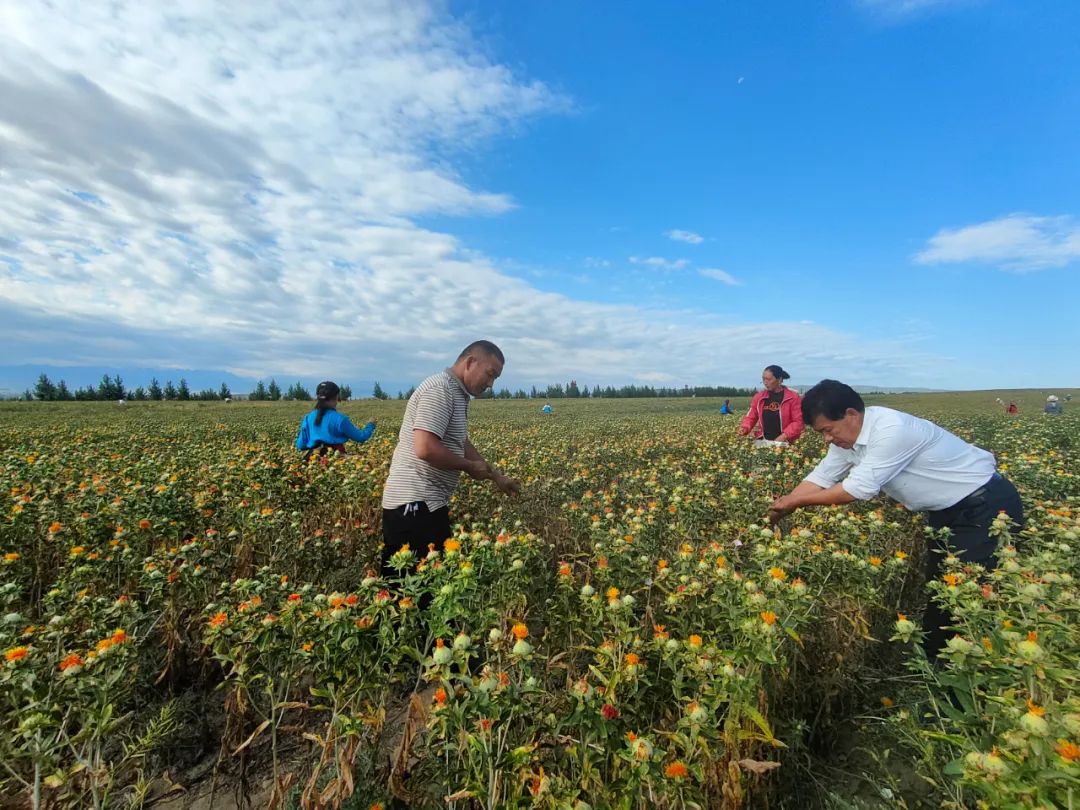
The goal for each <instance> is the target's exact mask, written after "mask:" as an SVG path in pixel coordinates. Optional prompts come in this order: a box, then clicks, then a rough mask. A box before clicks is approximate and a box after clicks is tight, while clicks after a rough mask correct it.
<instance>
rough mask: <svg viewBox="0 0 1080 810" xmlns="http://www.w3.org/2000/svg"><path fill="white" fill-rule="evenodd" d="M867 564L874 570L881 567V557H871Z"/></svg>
mask: <svg viewBox="0 0 1080 810" xmlns="http://www.w3.org/2000/svg"><path fill="white" fill-rule="evenodd" d="M869 563H870V564H871V565H872V566H874V567H875V568H877V567H878V566H879V565H881V557H871V558H870V560H869Z"/></svg>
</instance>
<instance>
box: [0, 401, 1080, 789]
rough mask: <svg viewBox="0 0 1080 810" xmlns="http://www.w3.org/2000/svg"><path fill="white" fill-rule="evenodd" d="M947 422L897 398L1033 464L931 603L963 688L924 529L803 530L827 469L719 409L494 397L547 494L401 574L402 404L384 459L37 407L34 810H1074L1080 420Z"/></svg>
mask: <svg viewBox="0 0 1080 810" xmlns="http://www.w3.org/2000/svg"><path fill="white" fill-rule="evenodd" d="M943 401H944V400H942V399H940V398H938V399H935V397H932V396H927V397H923V398H921V399H919V400H915V401H905V400H903V399H901V398H896V397H894V398H890V399H889V400H888V404H894V403H895V404H896V406H897V407H904V408H906V409H908V410H912V411H913V412H917V413H920V414H921V415H926V416H929V417H931V418H934V419H936V420H937V421H939V422H940V423H941V424H943V425H945V426H946V427H948V428H950V429H952V430H954V431H955V432H957V433H958V434H960V435H961V436H963V437H964V438H967V439H969V440H972V441H974V442H976V443H978V444H980V445H982V446H984V447H987V448H989V449H991V450H993V451H994V452H995V453H997V454H998V458H999V461H1000V462H1001V464H1002V468H1003V470H1004V471H1005V472H1006V474H1007V475H1008V476H1009V477H1010V478H1012V480H1013V481H1014V482H1015V483H1016V484H1017V485H1018V487H1019V488H1020V489H1021V492H1022V494H1023V496H1024V500H1025V506H1026V507H1027V510H1028V516H1029V520H1028V526H1027V528H1026V529H1025V530H1024V532H1023V534H1022V535H1021V537H1020V542H1017V543H1016V544H1015V545H1011V544H1010V540H1009V538H1008V536H1007V534H1008V532H1007V528H1006V527H1004V526H1002V527H1001V536H1002V538H1003V541H1002V558H1003V565H1002V566H1001V567H1000V568H999V570H997V571H995V572H993V573H989V574H987V573H985V572H981V571H978V570H972V569H969V568H965V567H963V566H960V565H958V564H956V563H955V561H948V560H947V561H946V562H945V565H944V568H943V571H944V574H943V577H942V578H941V580H940V581H937V582H934V583H930V584H929V586H928V587H929V590H931V591H932V592H933V594H934V598H936V599H939V600H942V601H943V602H945V603H947V604H948V605H950V606H952V608H953V609H954V611H955V615H956V616H957V617H958V626H957V633H956V637H955V638H953V639H952V640H951V641H950V642H949V648H948V651H947V653H946V654H945V655H944V656H943V658H942V660H941V662H940V664H939V666H938V667H936V668H935V667H931V666H929V665H928V664H927V663H926V661H925V659H924V657H923V656H922V654H921V652H920V650H919V648H918V646H917V644H915V643H914V641H915V640H916V639H917V636H918V631H917V629H916V628H917V626H918V621H917V616H916V615H915V614H916V613H917V611H918V610H919V609H920V603H919V600H920V597H921V595H922V594H923V593H925V591H924V588H923V582H922V576H921V570H922V562H923V558H924V554H925V553H926V552H925V547H926V534H925V532H926V530H925V529H924V524H923V521H922V519H921V518H920V517H919V516H917V515H912V514H910V513H907V512H906V511H904V510H903V509H901V508H899V507H898V506H896V505H894V504H890V503H887V502H885V501H884V500H882V501H880V502H874V503H869V504H856V505H853V506H852V507H851V508H843V509H823V510H816V511H815V510H806V511H804V512H802V513H797V514H796V515H793V516H792V517H791V518H788V519H787V520H785V521H784V523H783V524H782V525H781V526H780V527H779V528H778V530H776V531H772V530H769V529H768V528H766V527H765V523H764V521H763V516H764V514H765V511H766V507H767V505H768V504H769V503H770V502H771V501H772V499H773V498H774V497H776V496H778V495H780V494H783V492H785V491H786V490H787V489H788V488H790V487H791V486H793V485H794V484H795V483H797V482H798V481H799V480H800V479H801V478H802V476H803V475H804V474H805V473H806V471H807V470H808V469H809V468H810V467H811V466H812V465H813V464H814V463H815V462H816V460H817V459H818V458H819V457H820V455H821V453H822V452H823V448H822V444H821V443H820V441H819V440H818V439H817V437H816V436H812V435H807V436H806V437H805V438H804V440H803V441H802V442H800V444H799V445H798V446H797V447H796V448H795V449H794V450H789V451H786V452H781V451H776V450H754V449H753V448H752V447H751V446H749V445H748V444H747V443H746V441H745V440H740V439H739V438H738V437H737V436H736V434H735V427H736V424H737V420H736V419H734V418H731V419H725V418H723V417H721V416H719V415H718V413H717V406H718V403H716V402H712V401H709V400H681V401H680V400H664V401H659V400H648V401H579V402H566V403H565V404H560V406H559V407H558V408H557V412H556V414H555V415H553V416H549V417H545V416H543V415H541V414H540V413H539V408H538V406H537V405H536V404H535V403H531V402H524V403H523V402H515V401H481V402H477V403H475V404H474V408H473V420H472V426H471V433H472V438H473V442H474V443H475V444H476V445H477V447H479V448H480V449H481V451H482V452H484V453H485V454H486V455H487V456H488V458H490V459H492V460H493V461H495V462H496V463H497V464H498V465H499V466H500V467H502V468H503V469H505V470H506V471H507V472H508V473H510V474H511V475H513V476H515V477H517V478H519V479H520V480H521V481H522V483H523V494H522V496H521V497H520V498H519V499H516V500H506V499H503V498H501V496H499V495H498V494H497V493H496V492H495V491H494V490H493V488H491V487H490V486H488V485H484V484H476V483H472V482H467V483H464V484H463V486H462V488H461V489H460V490H459V493H458V497H457V500H456V501H455V503H454V504H453V506H452V514H453V516H454V517H455V519H456V521H457V522H458V524H459V528H458V530H457V534H456V536H455V537H454V538H453V539H452V540H450V541H449V542H447V544H446V547H445V548H444V549H441V550H432V552H431V553H430V554H428V555H427V556H426V558H424V559H422V560H417V559H414V558H413V557H412V556H411V555H410V554H409V553H404V552H399V553H398V554H396V555H395V557H394V559H393V564H394V568H395V569H396V571H397V572H398V573H397V575H396V576H394V577H392V578H389V579H384V578H382V577H380V575H379V574H378V573H376V572H377V571H378V569H379V566H378V563H377V560H378V554H379V546H380V543H381V538H380V534H379V516H380V510H379V498H380V495H381V489H382V483H383V480H384V479H385V476H386V473H387V469H388V465H389V459H390V455H391V452H392V449H393V445H394V442H395V441H396V435H397V427H398V425H399V424H400V416H401V413H402V410H403V403H396V402H386V403H372V402H366V401H365V402H354V403H349V404H348V405H346V406H345V407H344V410H345V411H346V412H348V413H350V414H351V415H352V416H353V417H354V418H355V419H357V420H362V419H366V418H368V417H369V416H375V417H378V418H379V430H378V432H377V433H376V436H375V438H374V439H373V440H372V441H371V442H369V443H368V444H366V445H364V446H362V447H360V448H358V449H356V451H355V452H354V453H353V454H352V455H350V456H348V457H346V458H341V459H334V460H332V461H331V462H330V463H328V464H326V465H322V464H320V463H318V461H317V460H316V461H315V462H314V463H311V464H305V463H303V462H302V461H301V459H300V458H299V456H298V455H297V454H296V453H295V452H294V451H293V450H292V449H291V445H292V440H293V439H294V437H295V428H296V424H297V422H298V420H299V418H300V416H301V415H302V413H303V412H304V407H303V406H302V405H300V404H261V403H260V404H255V403H251V404H248V403H232V404H230V405H224V404H215V405H210V404H186V405H178V404H171V403H165V404H138V405H128V406H126V407H124V408H118V407H117V406H115V405H109V404H105V403H101V404H97V403H94V404H78V405H74V404H73V405H70V406H69V405H67V404H62V403H56V404H53V403H40V404H39V403H27V404H23V403H18V404H3V405H0V416H2V421H0V483H2V485H3V491H4V492H5V493H7V500H6V501H5V503H4V506H3V508H2V510H0V560H2V565H0V567H2V571H3V577H2V579H0V583H2V584H0V614H2V619H0V651H3V653H4V660H3V661H0V718H2V721H3V729H4V733H3V734H2V735H0V803H5V802H10V803H14V804H18V805H25V806H33V807H45V806H48V807H89V806H92V807H99V808H100V807H118V806H119V807H126V806H142V805H146V804H149V803H151V802H153V801H156V800H158V799H159V798H160V797H161V795H162V794H163V793H167V792H168V791H169V790H170V789H173V788H177V787H178V785H177V783H179V787H183V788H191V789H192V791H193V792H194V790H195V785H194V783H195V782H197V781H198V782H199V783H200V784H203V785H205V784H206V783H208V782H209V783H212V784H213V785H214V789H215V790H217V791H219V792H220V793H221V794H225V793H231V794H244V793H253V792H257V791H261V793H260V797H261V800H262V801H268V802H270V803H271V804H272V805H273V806H303V807H357V808H369V807H375V806H383V807H391V806H395V805H396V806H410V807H448V808H466V807H486V808H496V807H549V808H580V809H581V810H584V809H585V808H588V807H597V808H600V807H617V808H636V807H680V808H683V807H685V808H694V807H716V808H727V809H729V810H734V808H741V807H765V806H768V807H788V806H790V807H796V806H798V807H813V806H822V807H832V808H841V807H852V808H855V807H877V806H885V807H917V806H933V807H937V806H943V805H945V806H953V807H963V806H980V807H987V808H1011V807H1017V808H1036V807H1043V808H1054V807H1072V806H1073V803H1074V802H1080V684H1078V683H1077V681H1078V677H1080V667H1078V663H1077V662H1078V661H1080V629H1078V623H1077V618H1078V615H1077V614H1078V611H1080V600H1078V583H1080V555H1078V553H1077V552H1078V551H1080V542H1078V533H1080V480H1078V476H1080V469H1078V467H1080V465H1078V464H1077V461H1078V457H1080V419H1078V418H1077V415H1076V414H1075V413H1072V412H1068V413H1066V414H1065V415H1064V416H1061V417H1056V418H1047V417H1042V416H1041V415H1030V416H1029V415H1027V414H1025V415H1022V416H1021V417H1020V418H1014V419H1008V418H1006V417H1005V416H1004V415H1003V414H1001V413H1000V412H999V410H998V409H996V408H993V406H992V405H991V406H990V407H988V408H984V407H982V405H981V404H972V405H970V407H957V401H956V400H955V399H950V400H948V403H949V404H948V408H947V409H944V408H941V407H940V406H941V403H942V402H943ZM936 409H937V410H936ZM421 605H423V606H424V607H423V609H421ZM909 617H910V618H909Z"/></svg>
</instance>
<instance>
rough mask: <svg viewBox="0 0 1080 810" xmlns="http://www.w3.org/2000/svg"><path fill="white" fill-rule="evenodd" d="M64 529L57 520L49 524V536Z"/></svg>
mask: <svg viewBox="0 0 1080 810" xmlns="http://www.w3.org/2000/svg"><path fill="white" fill-rule="evenodd" d="M63 528H64V524H63V523H61V522H60V521H59V520H54V521H53V522H52V523H50V524H49V534H56V533H57V532H59V531H61V530H62V529H63Z"/></svg>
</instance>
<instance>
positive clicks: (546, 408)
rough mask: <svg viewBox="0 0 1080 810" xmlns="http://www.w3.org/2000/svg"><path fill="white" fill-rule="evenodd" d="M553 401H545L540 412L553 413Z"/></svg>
mask: <svg viewBox="0 0 1080 810" xmlns="http://www.w3.org/2000/svg"><path fill="white" fill-rule="evenodd" d="M551 412H552V411H551V403H550V402H545V403H544V407H543V408H541V409H540V413H551Z"/></svg>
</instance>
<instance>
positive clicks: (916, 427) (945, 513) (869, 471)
mask: <svg viewBox="0 0 1080 810" xmlns="http://www.w3.org/2000/svg"><path fill="white" fill-rule="evenodd" d="M802 410H803V418H804V419H805V420H806V423H807V424H809V425H810V426H811V427H812V428H813V429H814V430H816V431H817V432H818V433H820V434H821V437H822V438H823V439H824V440H825V443H826V444H827V445H828V446H829V450H828V453H826V455H825V458H824V459H822V460H821V462H820V463H819V464H818V465H817V467H815V468H814V470H813V471H812V472H811V473H810V474H809V475H808V476H806V478H805V479H803V481H802V483H801V484H799V485H798V486H797V487H795V489H793V490H792V491H791V492H789V493H788V494H787V495H785V496H783V497H782V498H778V499H777V500H776V501H774V502H773V505H772V507H771V508H770V509H769V520H770V522H771V523H773V524H775V523H776V522H777V521H779V520H780V518H782V517H784V516H785V515H788V514H790V513H791V512H793V511H795V510H796V509H800V508H802V507H804V506H828V505H832V504H846V503H851V502H852V501H855V500H863V501H865V500H870V499H871V498H875V497H877V495H878V493H879V492H884V493H885V494H886V495H888V496H889V497H891V498H894V499H896V500H897V501H899V502H900V503H902V504H903V505H904V507H906V508H907V509H910V510H912V511H921V512H926V513H927V516H928V519H929V522H930V525H931V526H932V527H933V528H934V529H935V530H939V529H948V530H949V537H948V541H947V542H948V544H949V546H951V547H952V548H953V549H954V550H955V553H956V556H957V557H959V558H960V559H961V560H962V561H963V562H970V563H978V564H979V565H982V566H984V567H986V568H987V569H992V568H994V567H996V565H997V561H996V559H995V554H996V552H997V541H996V540H995V539H994V538H993V537H991V536H990V525H991V523H992V522H993V520H994V518H996V517H997V516H998V514H999V513H1000V512H1005V513H1006V514H1007V515H1008V516H1009V518H1011V520H1012V522H1013V524H1014V526H1013V531H1019V529H1020V528H1021V527H1022V526H1023V524H1024V507H1023V504H1021V502H1020V495H1019V494H1018V493H1017V491H1016V487H1014V486H1013V485H1012V483H1010V482H1009V481H1008V479H1006V478H1005V477H1003V476H1002V475H1001V474H1000V473H999V472H998V471H997V462H996V461H995V459H994V456H993V454H991V453H989V452H987V451H986V450H983V449H981V448H979V447H976V446H975V445H973V444H969V443H968V442H965V441H964V440H963V439H961V438H960V437H958V436H956V435H954V434H952V433H950V432H949V431H947V430H945V429H943V428H941V427H939V426H938V425H935V424H934V423H933V422H929V421H927V420H926V419H919V418H918V417H916V416H912V415H911V414H907V413H903V412H901V411H895V410H893V409H892V408H882V407H877V406H870V407H866V406H865V405H864V403H863V400H862V397H860V396H859V395H858V394H857V393H855V391H854V389H852V388H851V387H849V386H847V385H844V383H842V382H837V381H836V380H822V381H821V382H819V383H818V384H817V385H815V386H814V387H813V388H811V389H810V390H809V391H807V392H806V395H805V396H804V397H803V403H802ZM940 542H941V541H939V543H940ZM934 551H936V552H938V553H934ZM934 551H932V552H931V553H929V554H927V555H926V578H927V580H932V579H934V578H936V577H937V576H938V572H939V570H940V564H941V556H942V552H944V549H943V548H941V547H940V546H939V548H938V549H936V550H934ZM948 621H949V617H948V616H947V615H946V614H945V612H944V611H942V610H941V608H939V607H938V606H937V604H936V603H935V602H933V600H931V601H930V602H929V604H928V605H927V607H926V612H925V613H924V615H923V630H924V631H925V633H926V637H925V640H924V645H925V649H926V653H927V656H928V657H930V658H934V657H935V656H936V655H937V653H938V650H940V649H941V647H942V646H943V645H944V644H945V640H946V638H947V636H948V635H949V634H948V632H947V631H945V630H944V629H942V625H944V624H947V623H948Z"/></svg>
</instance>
